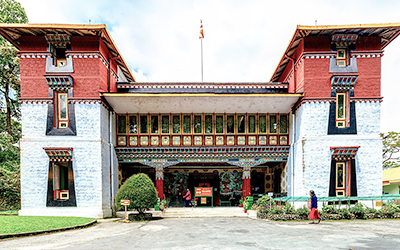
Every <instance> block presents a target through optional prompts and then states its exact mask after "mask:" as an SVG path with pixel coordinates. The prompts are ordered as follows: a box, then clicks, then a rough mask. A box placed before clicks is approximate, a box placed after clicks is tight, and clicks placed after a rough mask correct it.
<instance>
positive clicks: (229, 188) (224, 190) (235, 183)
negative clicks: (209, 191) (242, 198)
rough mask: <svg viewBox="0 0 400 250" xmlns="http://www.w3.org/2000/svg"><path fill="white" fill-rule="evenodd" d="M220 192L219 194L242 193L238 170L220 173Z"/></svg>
mask: <svg viewBox="0 0 400 250" xmlns="http://www.w3.org/2000/svg"><path fill="white" fill-rule="evenodd" d="M219 178H220V194H221V195H241V194H242V184H243V180H242V175H241V174H240V173H238V172H236V173H235V172H232V173H220V174H219Z"/></svg>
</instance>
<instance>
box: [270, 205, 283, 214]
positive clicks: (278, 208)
mask: <svg viewBox="0 0 400 250" xmlns="http://www.w3.org/2000/svg"><path fill="white" fill-rule="evenodd" d="M269 213H270V214H284V209H282V207H281V206H274V207H273V208H272V209H271V210H270V211H269Z"/></svg>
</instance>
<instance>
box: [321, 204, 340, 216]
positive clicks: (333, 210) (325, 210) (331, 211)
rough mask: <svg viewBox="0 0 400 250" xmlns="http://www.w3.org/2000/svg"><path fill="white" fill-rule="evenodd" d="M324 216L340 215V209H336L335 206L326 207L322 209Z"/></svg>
mask: <svg viewBox="0 0 400 250" xmlns="http://www.w3.org/2000/svg"><path fill="white" fill-rule="evenodd" d="M322 213H323V214H338V213H339V209H337V208H335V206H333V205H326V206H323V207H322Z"/></svg>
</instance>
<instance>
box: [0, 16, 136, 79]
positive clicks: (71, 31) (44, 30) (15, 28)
mask: <svg viewBox="0 0 400 250" xmlns="http://www.w3.org/2000/svg"><path fill="white" fill-rule="evenodd" d="M48 33H60V34H68V35H72V36H96V37H100V38H101V39H102V40H103V42H104V43H105V45H106V46H107V48H108V49H109V50H110V53H111V55H112V56H113V57H116V59H115V61H116V63H117V64H118V66H119V67H120V69H121V70H122V72H123V74H124V75H125V77H126V79H127V80H128V81H131V82H134V81H135V78H134V76H133V74H132V72H131V71H130V69H129V67H128V64H127V63H126V62H125V60H124V58H123V57H122V54H121V53H120V52H119V50H118V48H117V46H116V45H115V43H114V40H113V39H112V38H111V36H110V33H109V32H108V30H107V27H106V25H105V24H99V25H81V24H31V23H29V24H20V23H12V24H6V23H0V34H1V35H2V36H3V37H4V38H5V39H7V40H8V41H9V42H10V43H12V44H13V45H14V46H15V47H17V48H18V49H20V42H19V39H20V37H21V36H44V35H46V34H48Z"/></svg>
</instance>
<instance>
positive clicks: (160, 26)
mask: <svg viewBox="0 0 400 250" xmlns="http://www.w3.org/2000/svg"><path fill="white" fill-rule="evenodd" d="M19 2H20V3H21V5H22V7H24V8H25V11H26V13H27V15H28V18H29V22H30V23H70V24H89V22H90V23H91V24H103V23H104V24H106V25H107V28H108V30H109V31H110V33H111V36H112V38H113V39H114V41H115V43H116V45H117V47H118V49H119V50H120V52H121V53H122V56H123V57H124V59H125V61H126V62H127V63H128V65H129V67H130V69H131V71H132V73H133V74H134V77H135V78H136V81H138V82H200V81H201V52H200V51H201V44H200V40H199V27H200V19H202V20H203V27H204V36H205V38H204V40H203V67H204V81H205V82H268V81H269V80H270V78H271V76H272V73H273V72H274V70H275V68H276V66H277V64H278V62H279V60H280V58H281V57H282V55H283V52H284V51H285V49H286V47H287V46H288V43H289V41H290V39H291V38H292V36H293V34H294V32H295V29H296V25H315V23H317V24H318V25H340V24H369V23H398V22H400V16H399V9H400V1H396V0H354V1H351V0H350V1H344V2H338V1H322V0H303V1H299V0H291V1H285V0H281V1H264V0H230V1H228V0H218V1H217V0H194V1H190V0H159V1H155V0H144V1H135V0H114V1H105V0H85V1H82V0H79V1H78V0H68V1H65V0H63V1H61V0H35V1H32V0H19ZM399 72H400V37H398V38H397V39H396V40H395V41H393V42H392V43H391V44H390V45H389V46H388V47H386V49H385V52H384V57H383V58H382V93H381V95H382V96H383V97H384V101H383V103H382V106H381V107H382V112H381V132H388V131H398V132H400V111H399V108H400V98H399V97H398V93H399V92H400V83H399V82H400V80H399V79H398V75H399Z"/></svg>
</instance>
